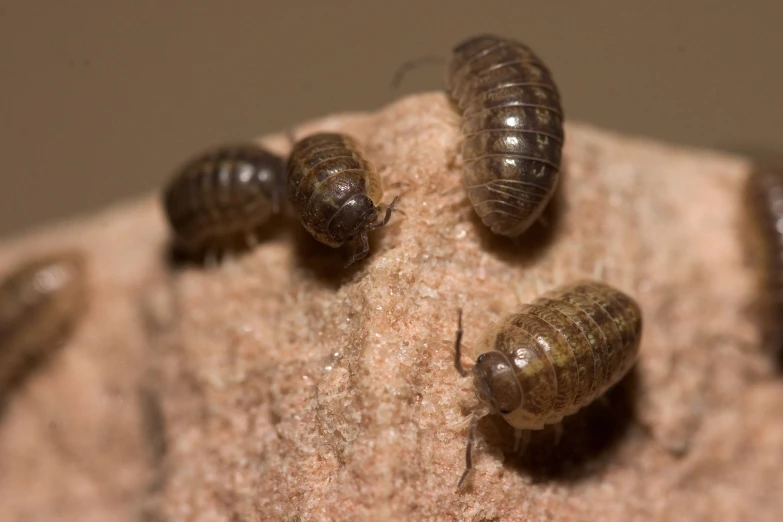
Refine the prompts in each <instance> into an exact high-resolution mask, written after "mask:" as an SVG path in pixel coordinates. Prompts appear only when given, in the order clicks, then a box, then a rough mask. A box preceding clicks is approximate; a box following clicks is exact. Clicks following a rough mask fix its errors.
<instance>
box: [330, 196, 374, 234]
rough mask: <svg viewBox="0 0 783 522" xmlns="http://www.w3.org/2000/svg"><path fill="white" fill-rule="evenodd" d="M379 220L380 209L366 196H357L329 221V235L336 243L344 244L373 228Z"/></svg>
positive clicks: (347, 202)
mask: <svg viewBox="0 0 783 522" xmlns="http://www.w3.org/2000/svg"><path fill="white" fill-rule="evenodd" d="M377 219H378V209H377V208H376V207H375V205H374V204H373V202H372V200H371V199H370V198H368V197H367V196H365V195H364V194H357V195H356V196H354V197H352V198H351V199H349V200H348V201H346V202H345V204H344V205H343V206H342V207H340V210H338V211H337V212H336V213H335V215H334V216H333V217H332V219H330V220H329V235H330V236H331V237H332V239H334V240H335V241H337V242H339V243H344V242H345V241H348V240H350V239H352V238H353V237H355V236H356V235H358V234H360V233H362V232H364V231H365V230H367V229H370V228H372V225H373V223H375V221H376V220H377Z"/></svg>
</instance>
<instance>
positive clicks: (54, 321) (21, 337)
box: [0, 251, 87, 395]
mask: <svg viewBox="0 0 783 522" xmlns="http://www.w3.org/2000/svg"><path fill="white" fill-rule="evenodd" d="M86 300H87V290H86V284H85V261H84V258H83V256H82V255H81V254H80V253H79V252H76V251H63V252H59V253H55V254H50V255H47V256H42V257H39V258H35V259H32V260H28V261H27V262H25V263H23V264H21V265H20V266H18V267H16V268H15V269H14V270H13V271H12V272H11V273H10V274H9V275H8V276H6V278H5V279H4V280H3V281H2V283H0V395H2V394H3V393H4V392H6V391H7V390H9V389H10V388H11V387H12V386H13V385H14V384H17V383H18V382H21V380H22V379H23V378H24V376H25V375H26V374H27V373H28V371H29V370H31V369H32V368H33V367H34V366H35V365H37V364H38V363H41V362H43V361H44V360H45V359H46V358H47V357H48V356H49V355H51V354H52V353H53V352H54V351H55V350H56V349H57V348H59V347H60V346H61V345H62V344H63V341H64V340H65V338H66V337H67V336H68V334H69V333H70V332H71V331H72V329H73V328H74V326H75V324H76V323H77V322H78V320H79V318H80V317H81V315H82V313H83V311H84V308H85V305H86Z"/></svg>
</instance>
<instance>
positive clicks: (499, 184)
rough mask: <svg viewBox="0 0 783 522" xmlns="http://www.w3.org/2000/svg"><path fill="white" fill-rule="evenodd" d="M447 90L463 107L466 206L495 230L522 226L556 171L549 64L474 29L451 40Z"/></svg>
mask: <svg viewBox="0 0 783 522" xmlns="http://www.w3.org/2000/svg"><path fill="white" fill-rule="evenodd" d="M447 90H448V92H449V96H450V98H451V100H452V102H453V103H454V104H455V105H456V107H457V108H458V109H459V111H460V113H461V114H462V133H463V139H464V140H463V143H462V158H463V167H462V177H463V184H464V185H465V188H466V190H467V192H468V197H469V198H470V201H471V203H472V205H473V208H474V209H475V211H476V213H477V214H478V215H479V217H480V218H481V220H482V222H483V223H484V224H485V225H486V226H487V227H489V229H490V230H491V231H492V232H494V233H495V234H499V235H503V236H509V237H515V236H518V235H520V234H522V233H523V232H525V230H527V229H528V228H529V227H530V226H531V225H532V224H533V223H534V222H535V221H536V220H537V219H538V218H539V217H540V216H541V213H542V212H543V211H544V208H545V207H546V206H547V204H548V203H549V201H550V200H551V199H552V196H553V195H554V193H555V190H556V189H557V185H558V183H559V179H560V163H561V154H562V148H563V142H564V131H563V118H564V116H563V109H562V107H561V103H560V94H559V92H558V89H557V86H556V85H555V82H554V80H553V79H552V75H551V73H550V71H549V69H548V68H547V67H546V66H545V65H544V63H543V62H542V61H541V60H540V59H539V58H538V57H537V56H536V55H535V54H534V53H533V51H531V50H530V48H529V47H527V46H526V45H524V44H522V43H519V42H516V41H514V40H509V39H504V38H500V37H498V36H492V35H482V36H477V37H474V38H470V39H468V40H465V41H464V42H462V43H460V44H458V45H457V46H456V47H455V48H454V51H453V55H452V60H451V63H450V65H449V70H448V75H447Z"/></svg>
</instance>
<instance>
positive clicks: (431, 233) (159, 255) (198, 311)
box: [0, 94, 783, 521]
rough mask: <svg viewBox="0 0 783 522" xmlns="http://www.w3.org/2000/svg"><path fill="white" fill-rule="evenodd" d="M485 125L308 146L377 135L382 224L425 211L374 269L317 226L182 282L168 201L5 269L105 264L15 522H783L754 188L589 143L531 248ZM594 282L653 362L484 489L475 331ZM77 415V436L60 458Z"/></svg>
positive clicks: (40, 429) (510, 454)
mask: <svg viewBox="0 0 783 522" xmlns="http://www.w3.org/2000/svg"><path fill="white" fill-rule="evenodd" d="M459 125H460V121H459V117H458V115H457V114H456V113H455V112H454V110H453V109H452V108H451V107H450V106H449V104H448V102H447V101H446V98H445V96H444V95H442V94H423V95H417V96H412V97H408V98H405V99H403V100H401V101H399V102H397V103H395V104H393V105H391V106H389V107H387V108H384V109H382V110H380V111H378V112H377V113H373V114H348V115H339V116H335V117H330V118H326V119H323V120H321V121H317V122H314V123H310V124H307V125H303V126H301V127H299V128H298V129H296V134H297V136H303V135H304V134H306V133H310V132H315V131H339V132H345V133H348V134H351V135H353V136H355V137H356V138H357V139H358V140H359V142H360V143H361V144H362V145H363V149H364V151H365V153H366V155H367V157H368V159H369V160H370V161H371V162H373V163H374V164H375V166H376V167H377V168H378V170H379V173H380V176H381V178H382V179H383V184H384V189H385V195H384V200H383V202H384V203H387V204H388V203H389V202H390V201H391V200H392V199H393V198H394V196H396V195H399V196H400V200H399V203H398V206H399V209H400V210H401V211H402V212H400V213H395V214H394V215H393V217H392V219H391V221H390V222H389V224H388V225H387V226H386V227H384V228H383V229H379V230H377V231H375V232H374V233H373V234H371V250H370V255H369V256H368V257H367V258H366V259H365V260H363V261H361V262H358V263H356V264H355V265H352V266H351V267H350V268H348V269H343V265H344V264H345V262H346V260H347V256H349V255H350V252H348V251H346V250H344V249H331V248H329V247H326V246H324V245H321V244H318V243H317V242H316V241H315V240H314V239H312V238H311V237H310V236H309V235H308V234H307V233H306V232H305V231H304V230H302V229H301V226H300V225H299V224H298V222H297V221H296V219H295V218H290V219H288V220H286V221H283V222H281V223H278V226H279V227H280V229H281V230H279V231H272V232H270V233H269V234H268V235H266V236H265V237H263V238H261V243H260V244H259V246H257V247H256V248H255V249H253V250H252V251H250V252H247V253H244V254H241V255H237V256H235V257H232V258H230V259H227V260H225V261H224V262H223V263H221V264H220V265H218V266H212V267H209V268H201V267H198V266H193V265H182V266H177V267H174V268H172V269H169V268H168V266H167V265H166V264H165V258H164V256H163V252H164V247H165V241H166V238H167V231H166V229H165V222H164V221H163V219H162V216H161V215H160V209H159V206H158V202H157V199H154V198H150V199H148V200H144V201H141V202H139V203H136V204H133V205H130V206H124V207H119V208H117V209H113V210H111V211H109V212H107V213H105V214H102V215H100V216H97V217H95V218H93V219H92V220H91V221H90V220H88V221H85V222H81V223H76V224H73V225H70V228H68V229H67V230H69V231H70V232H69V233H68V234H63V233H61V232H60V229H58V230H57V231H42V232H40V233H38V234H37V235H34V236H31V237H29V238H26V239H22V240H17V241H15V242H13V243H9V244H6V245H3V247H2V249H0V268H3V269H4V268H6V267H8V266H10V263H11V261H12V260H15V259H18V257H19V256H20V255H22V254H24V253H25V252H27V251H31V249H32V248H41V247H44V246H46V245H47V244H48V242H50V241H52V240H53V239H54V238H55V237H57V238H58V240H60V243H68V244H72V243H78V244H82V245H83V246H84V248H85V249H86V250H87V251H88V252H90V253H91V254H92V256H93V259H92V261H93V263H94V264H95V266H96V268H95V274H96V275H95V276H94V277H95V279H94V281H93V285H94V288H95V290H94V291H95V295H94V296H93V308H92V311H91V312H90V313H91V314H92V315H91V316H90V317H88V320H87V322H86V323H89V324H85V325H84V326H83V329H82V330H81V336H77V337H76V338H75V339H74V340H73V341H71V345H69V346H67V347H66V348H65V350H64V351H63V354H64V355H63V361H61V362H60V363H58V364H56V365H55V364H53V365H52V367H51V369H50V370H48V373H43V372H42V373H41V374H40V375H39V376H37V377H36V378H35V380H34V381H31V382H30V383H29V385H28V386H27V387H26V388H25V389H23V390H21V391H20V392H19V394H18V396H17V397H15V398H13V400H12V402H11V403H10V405H9V407H8V408H7V409H6V412H5V415H4V418H3V419H2V424H0V463H2V465H0V505H3V506H4V513H6V515H4V517H6V516H7V517H8V518H7V519H8V520H30V519H35V518H34V517H33V515H32V514H36V515H38V514H40V515H39V519H41V520H57V519H58V518H57V517H56V516H55V514H58V513H59V514H60V517H61V518H59V519H61V520H73V519H74V517H76V515H77V514H79V515H80V517H79V519H80V520H98V519H99V518H96V515H94V514H95V513H98V512H99V511H100V510H103V511H101V512H102V513H104V514H106V513H112V512H113V513H115V514H118V513H121V512H122V513H125V514H127V517H126V519H127V520H133V519H134V517H135V518H136V519H138V517H139V516H141V515H142V514H143V515H144V516H146V517H147V518H148V519H149V518H151V517H154V519H160V520H172V521H174V520H176V521H179V520H187V521H229V520H248V521H262V520H291V521H293V520H357V521H364V520H470V521H483V520H504V521H506V520H565V521H576V520H579V521H582V520H584V521H615V520H616V521H627V520H650V521H658V520H668V521H678V520H683V521H685V520H687V521H694V520H697V521H698V520H704V521H707V520H710V521H711V520H717V519H720V520H724V521H726V520H754V521H759V520H776V519H777V517H778V515H779V513H781V512H783V496H781V495H780V491H783V471H781V469H780V463H781V462H783V422H780V419H781V418H783V380H782V379H781V378H779V377H778V376H777V375H776V374H775V373H774V371H773V368H774V366H773V364H772V361H771V360H769V358H768V356H767V355H768V354H766V353H765V352H764V351H763V350H761V349H760V346H759V340H760V334H759V330H758V327H757V324H756V322H755V320H754V318H753V317H752V316H751V314H750V313H749V310H752V309H753V303H754V302H755V299H756V291H757V290H756V274H755V273H754V272H753V268H752V267H753V265H752V263H750V262H749V261H748V255H747V252H745V250H744V242H743V241H742V237H741V236H742V234H743V233H744V231H743V230H742V229H741V226H742V223H743V222H744V215H743V212H744V211H743V208H742V206H741V194H742V190H743V186H744V184H745V182H746V178H747V175H748V172H749V168H750V165H749V163H748V162H746V161H744V160H743V159H741V158H738V157H734V156H728V155H722V154H717V153H710V152H705V151H699V150H689V149H683V148H677V147H673V146H667V145H662V144H659V143H656V142H652V141H648V140H639V139H630V138H628V137H623V136H620V135H615V134H610V133H607V132H604V131H601V130H598V129H595V128H592V127H589V126H586V125H581V124H575V123H570V124H568V125H567V126H566V145H565V148H564V162H563V178H562V183H561V186H560V189H559V191H558V193H557V195H556V197H555V199H554V202H553V203H552V204H551V205H550V207H549V209H548V210H547V212H546V213H545V215H544V220H543V221H542V222H540V223H537V224H536V225H534V227H533V228H532V229H531V230H530V231H529V232H528V233H526V234H524V235H523V236H521V237H520V238H519V239H518V241H512V240H509V239H508V238H503V237H499V236H494V235H492V233H491V232H489V231H488V230H487V229H486V228H485V227H484V225H483V224H482V223H481V221H480V220H479V219H478V218H477V217H476V215H475V212H474V211H473V209H472V207H471V205H470V202H469V201H468V199H467V196H466V193H465V191H464V189H463V188H462V186H461V171H460V168H461V158H460V155H459V140H460V128H459ZM259 141H261V142H263V143H264V144H265V145H267V146H269V147H270V148H272V149H274V150H276V151H277V152H280V153H286V152H287V151H288V147H289V145H288V143H287V141H286V139H285V138H282V137H279V136H276V137H269V138H267V139H262V140H259ZM120 224H121V225H122V233H118V230H117V227H120ZM107 227H114V229H111V230H110V229H108V228H107ZM97 274H101V275H97ZM581 278H595V279H602V280H604V281H606V282H608V283H609V284H611V285H613V286H616V287H617V288H618V289H620V290H622V291H624V292H626V293H628V294H629V295H631V296H633V297H634V298H635V299H636V300H637V301H638V302H639V304H640V306H641V308H642V311H643V314H644V330H643V339H642V343H641V348H640V358H639V363H638V364H637V366H636V368H635V369H634V371H633V372H632V373H631V374H629V376H628V377H627V378H626V379H625V380H624V381H622V382H621V383H620V384H619V385H618V386H616V387H615V388H614V389H613V390H612V391H610V393H608V394H607V395H606V397H605V398H604V399H603V400H600V401H597V402H596V403H594V404H593V405H592V406H590V407H588V408H585V409H584V410H582V411H581V412H579V413H578V414H576V415H575V416H573V417H571V418H568V419H567V420H566V422H565V424H564V432H563V437H562V439H561V440H560V441H559V444H556V437H555V436H554V433H553V431H554V430H551V429H547V430H543V431H540V432H536V433H534V434H533V436H532V438H531V441H530V444H529V446H528V448H527V450H526V452H524V453H523V454H521V455H517V454H515V453H514V451H513V446H514V437H513V432H512V430H511V429H510V428H509V427H508V426H507V425H505V423H504V422H503V421H502V420H498V419H495V418H492V417H487V418H485V419H483V420H482V422H481V423H480V424H479V429H478V441H477V445H476V452H475V454H474V455H475V459H476V460H475V469H474V471H473V473H472V474H471V475H470V477H469V479H468V480H467V482H466V485H465V487H464V488H463V489H462V490H459V491H457V489H456V484H457V480H458V479H459V476H460V474H461V473H462V471H463V469H464V452H465V443H466V436H467V427H468V426H467V424H468V420H469V416H470V413H471V411H472V409H473V408H474V407H475V406H476V404H477V402H476V398H475V394H474V393H473V391H472V383H471V381H470V379H467V378H461V377H459V376H458V374H457V372H456V370H455V369H454V367H453V339H454V333H455V329H456V324H457V309H458V308H459V307H462V308H463V309H464V329H465V337H464V342H465V343H466V344H467V345H471V344H472V343H475V342H476V341H477V340H478V339H479V337H480V336H481V334H482V332H483V330H484V329H485V328H486V327H487V326H489V325H490V324H491V323H492V322H493V321H496V320H498V319H500V318H501V317H503V316H504V315H505V314H507V313H510V312H512V311H513V310H514V309H515V308H516V307H517V306H518V305H519V304H520V303H524V302H528V301H530V300H532V299H534V298H535V297H536V296H538V295H540V294H541V293H543V292H545V291H547V290H550V289H552V288H554V287H555V286H559V285H561V284H566V283H568V282H570V281H573V280H576V279H581ZM101 304H103V306H101ZM69 358H70V359H69ZM68 360H70V361H71V363H70V365H69V364H68V362H67V361H68ZM58 372H59V373H58ZM66 374H67V375H66ZM109 384H111V385H112V386H114V388H112V387H111V386H109ZM117 389H118V390H120V393H119V395H117V392H116V390H117ZM107 390H114V391H113V393H115V395H112V394H111V393H109V391H107ZM132 390H142V391H141V392H138V393H136V395H134V396H140V397H141V400H138V401H136V402H133V404H134V406H133V407H131V406H130V404H131V401H132V399H131V394H132ZM116 397H120V398H116ZM113 400H114V401H116V402H112V401H113ZM139 404H140V405H141V406H139ZM123 408H124V409H123ZM68 412H72V413H68ZM54 417H58V418H60V419H63V418H67V419H70V420H68V422H65V421H63V420H59V421H57V422H59V424H58V425H59V426H60V428H59V430H57V432H56V433H57V434H58V436H59V437H60V441H61V442H55V441H54V439H53V438H52V437H51V435H50V433H51V430H50V428H48V425H49V422H50V421H51V420H52V419H53V418H54ZM164 430H165V431H164ZM109 434H113V435H112V437H109ZM33 441H36V442H33ZM62 441H65V443H67V444H66V446H65V447H66V448H67V449H69V451H70V456H71V460H70V461H68V462H66V461H65V460H64V457H62V448H63V442H62ZM108 441H114V443H113V444H110V443H109V442H108ZM123 441H125V442H123ZM31 470H35V473H33V471H31ZM32 477H37V478H35V479H34V480H33V478H32ZM25 480H26V481H27V482H24V481H25ZM14 488H15V489H14ZM14 492H15V494H14ZM77 494H78V495H80V496H79V497H78V499H79V502H77V500H74V499H75V498H76V495H77ZM62 506H67V507H68V509H70V511H69V512H68V513H69V515H68V516H66V515H63V514H62V513H63V511H61V510H60V508H61V507H62ZM79 506H81V507H79ZM79 509H81V510H82V511H79ZM112 509H114V511H112ZM117 519H121V518H120V516H119V515H115V516H111V517H109V518H104V519H102V520H117Z"/></svg>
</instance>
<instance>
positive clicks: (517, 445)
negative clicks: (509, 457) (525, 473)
mask: <svg viewBox="0 0 783 522" xmlns="http://www.w3.org/2000/svg"><path fill="white" fill-rule="evenodd" d="M529 445H530V430H514V453H516V454H517V455H524V454H525V452H526V451H527V447H528V446H529Z"/></svg>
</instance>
